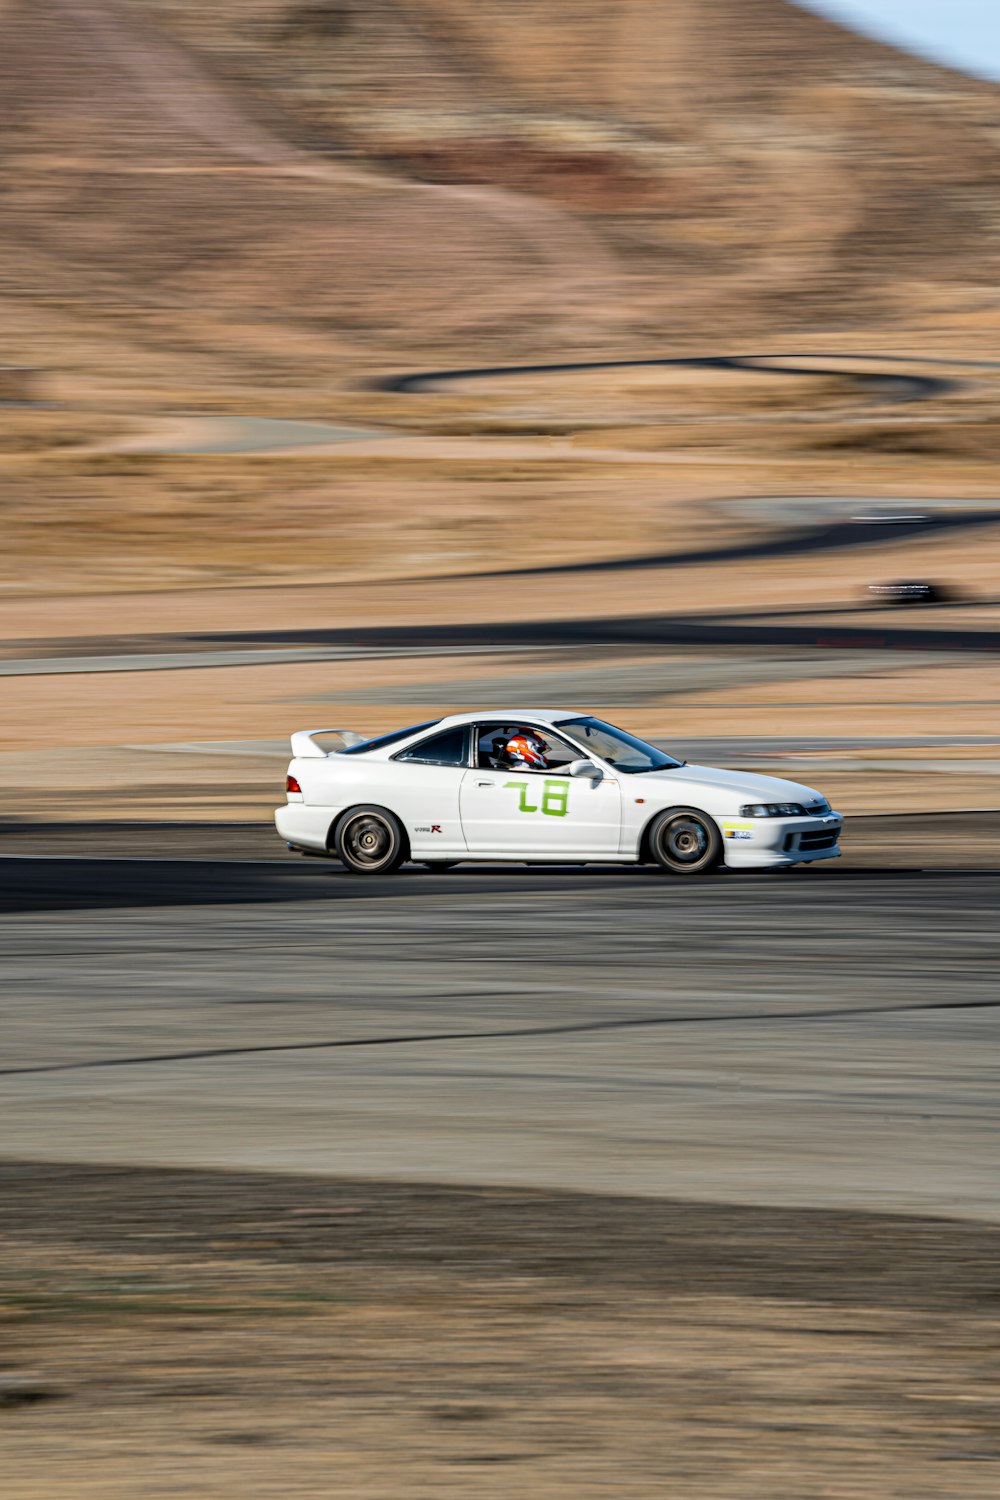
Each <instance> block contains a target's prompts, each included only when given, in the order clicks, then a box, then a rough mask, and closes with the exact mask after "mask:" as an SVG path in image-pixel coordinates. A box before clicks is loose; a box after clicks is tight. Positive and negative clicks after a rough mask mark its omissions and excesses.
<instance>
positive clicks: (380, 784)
mask: <svg viewBox="0 0 1000 1500" xmlns="http://www.w3.org/2000/svg"><path fill="white" fill-rule="evenodd" d="M322 735H336V736H339V741H340V743H339V746H337V747H336V748H334V749H331V750H329V751H327V750H324V749H323V748H322V747H321V746H320V745H318V744H317V743H316V737H317V736H322ZM525 742H527V743H528V748H527V749H525ZM539 744H540V745H541V746H542V747H543V748H542V749H540V750H539V749H537V746H538V745H539ZM531 746H535V747H536V748H534V749H532V748H531ZM292 755H293V759H292V761H291V764H290V765H289V767H288V777H287V782H286V797H287V801H286V803H285V805H284V806H283V807H279V808H278V809H277V811H276V813H275V824H276V827H277V830H278V833H279V834H280V835H281V837H282V838H283V839H285V840H286V842H287V843H288V845H289V847H290V848H292V849H295V850H298V851H299V852H301V853H303V854H319V855H329V856H336V857H337V858H339V859H340V860H341V861H342V863H343V864H344V865H345V866H346V868H347V869H348V870H351V871H353V872H354V873H355V874H358V875H384V874H387V873H389V872H390V871H392V870H395V869H397V868H398V867H399V866H400V865H401V864H402V863H403V862H404V861H406V860H412V861H414V862H415V863H418V864H424V865H427V866H429V867H430V868H431V869H432V870H443V869H449V868H451V866H452V865H455V864H458V863H460V862H462V861H466V860H488V861H491V862H492V861H496V860H503V861H507V862H509V863H515V862H516V863H519V864H551V863H561V864H590V863H608V864H656V865H659V866H660V867H661V868H662V869H664V870H667V871H670V872H671V873H672V874H676V875H701V874H705V873H707V872H708V871H710V870H713V869H716V868H717V867H718V866H720V865H723V864H725V865H727V866H729V867H730V868H732V869H743V870H746V869H758V870H765V869H774V868H777V867H779V866H789V865H797V864H807V863H812V862H813V861H814V860H819V859H833V858H835V857H836V856H837V855H838V854H839V853H840V849H839V839H840V831H841V825H842V821H843V820H842V818H841V816H840V814H839V813H836V812H833V811H832V810H831V808H830V805H829V803H828V802H827V801H826V799H825V798H824V797H823V796H822V795H821V794H820V793H819V792H816V791H813V790H812V789H811V788H810V787H806V786H800V785H799V784H798V782H794V781H783V780H779V779H778V778H776V777H773V776H760V775H757V774H756V773H754V772H749V771H725V770H716V769H713V768H712V767H710V766H689V765H688V764H687V763H686V762H685V761H679V760H675V759H674V757H673V756H670V755H667V754H665V753H664V752H663V751H662V750H658V749H657V748H656V747H655V746H654V745H650V744H647V743H645V742H644V741H643V740H640V739H637V738H636V737H635V736H634V735H631V734H627V733H626V732H625V731H624V730H623V729H616V728H615V727H614V725H612V724H607V723H605V722H604V721H603V720H602V719H597V718H594V717H592V716H591V715H589V714H580V713H572V712H570V711H569V710H567V709H545V710H540V709H524V710H509V711H508V710H503V711H501V712H488V713H487V712H484V713H465V714H452V715H450V716H449V717H447V718H442V719H434V720H430V721H428V722H427V723H425V724H413V725H411V726H410V727H409V728H407V729H400V730H397V731H396V732H395V733H393V734H386V735H382V736H381V737H380V738H378V739H365V738H364V736H362V735H358V734H355V733H353V732H351V731H348V730H334V729H307V730H301V731H299V732H298V733H296V734H293V735H292ZM525 757H527V758H525ZM532 757H534V762H533V763H532ZM538 762H541V763H540V764H539V763H538Z"/></svg>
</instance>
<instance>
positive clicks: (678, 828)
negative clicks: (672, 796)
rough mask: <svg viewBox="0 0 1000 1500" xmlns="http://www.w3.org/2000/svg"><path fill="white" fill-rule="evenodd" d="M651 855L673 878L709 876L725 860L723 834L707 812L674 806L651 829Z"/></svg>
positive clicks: (662, 814) (661, 815)
mask: <svg viewBox="0 0 1000 1500" xmlns="http://www.w3.org/2000/svg"><path fill="white" fill-rule="evenodd" d="M649 852H650V854H651V855H652V857H653V859H655V861H656V863H657V864H658V865H659V866H660V868H661V869H662V870H669V871H670V873H671V875H707V874H708V873H709V871H711V870H714V869H715V868H716V866H717V865H718V864H719V862H720V861H721V859H722V835H721V834H720V832H719V829H718V827H717V825H716V823H715V822H714V820H713V819H712V818H710V817H708V816H707V814H706V813H700V812H695V810H694V809H693V808H690V807H670V808H668V809H667V811H666V812H663V813H660V816H659V817H658V818H657V819H656V821H655V822H654V823H653V825H652V827H651V828H650V830H649Z"/></svg>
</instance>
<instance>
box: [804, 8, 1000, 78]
mask: <svg viewBox="0 0 1000 1500" xmlns="http://www.w3.org/2000/svg"><path fill="white" fill-rule="evenodd" d="M797 3H798V4H799V5H801V6H802V8H803V9H804V10H815V11H819V12H820V13H821V14H823V15H827V16H831V17H832V18H833V19H834V20H835V21H841V22H843V23H844V24H845V25H847V26H853V27H854V28H855V29H856V30H858V31H866V32H868V34H869V35H870V36H877V37H879V38H881V39H882V40H883V41H889V42H894V43H895V44H896V45H897V46H899V47H906V48H908V49H909V51H911V52H919V53H922V54H923V55H924V56H926V57H931V58H933V59H934V60H935V61H937V62H943V63H948V64H950V65H951V66H952V67H957V68H964V69H965V71H966V72H969V73H978V74H980V75H981V76H982V77H985V78H993V79H997V80H1000V0H797Z"/></svg>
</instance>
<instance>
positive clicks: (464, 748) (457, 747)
mask: <svg viewBox="0 0 1000 1500" xmlns="http://www.w3.org/2000/svg"><path fill="white" fill-rule="evenodd" d="M468 743H469V731H468V729H467V728H466V726H465V725H464V724H460V725H459V726H458V728H457V729H446V730H445V732H444V734H433V735H431V737H430V739H429V740H421V741H420V743H419V744H418V745H410V746H409V747H408V749H406V750H401V751H400V752H399V754H398V755H394V756H393V759H394V760H405V761H410V762H411V763H412V762H416V763H417V764H418V765H421V766H465V765H467V764H468V761H469V750H468Z"/></svg>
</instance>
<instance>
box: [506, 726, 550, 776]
mask: <svg viewBox="0 0 1000 1500" xmlns="http://www.w3.org/2000/svg"><path fill="white" fill-rule="evenodd" d="M548 748H549V747H548V745H547V744H546V743H545V741H544V740H543V739H542V737H541V735H540V734H536V733H535V732H534V730H533V729H523V730H521V732H520V733H519V734H515V735H514V736H513V737H512V738H511V739H509V740H508V741H507V744H506V746H505V749H506V753H507V759H508V760H509V761H510V763H511V764H512V765H515V766H526V767H527V768H528V769H529V770H532V771H547V770H548V767H549V763H548V761H547V760H546V759H545V752H546V750H547V749H548Z"/></svg>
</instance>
